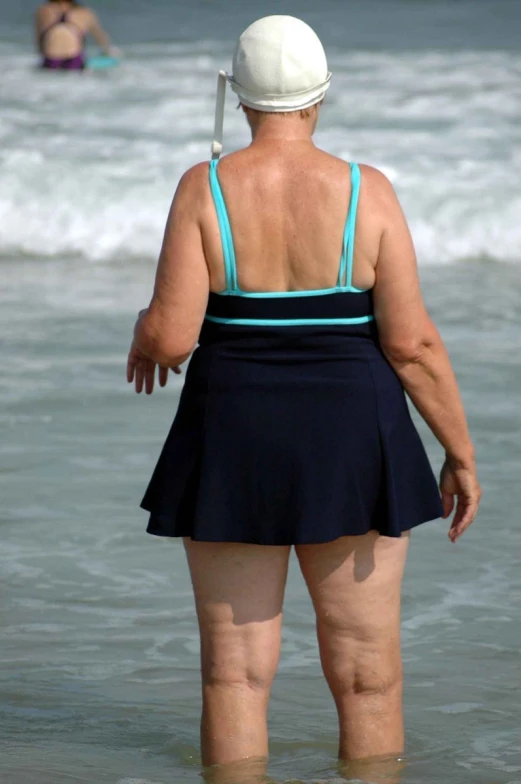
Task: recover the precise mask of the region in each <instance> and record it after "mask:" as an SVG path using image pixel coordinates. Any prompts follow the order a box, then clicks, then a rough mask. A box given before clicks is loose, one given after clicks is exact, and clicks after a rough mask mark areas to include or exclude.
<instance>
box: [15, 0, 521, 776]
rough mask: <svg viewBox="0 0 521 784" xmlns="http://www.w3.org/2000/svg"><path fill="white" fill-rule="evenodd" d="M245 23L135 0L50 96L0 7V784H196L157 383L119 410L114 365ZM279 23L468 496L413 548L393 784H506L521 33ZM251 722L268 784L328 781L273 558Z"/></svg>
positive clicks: (516, 554)
mask: <svg viewBox="0 0 521 784" xmlns="http://www.w3.org/2000/svg"><path fill="white" fill-rule="evenodd" d="M348 5H349V8H348ZM152 6H153V8H152ZM272 6H273V4H270V3H266V9H265V11H264V10H263V9H260V8H258V7H255V8H253V7H252V6H251V5H249V4H248V3H245V4H241V8H240V11H238V12H237V14H235V13H234V12H233V11H232V10H231V6H230V5H229V4H224V3H208V2H206V3H204V2H202V0H201V2H199V3H194V5H193V6H191V7H190V9H183V4H181V3H174V2H173V3H166V2H165V3H160V2H158V3H157V4H156V3H153V4H152V3H151V4H144V3H139V2H137V0H135V2H129V3H128V4H126V7H127V12H126V15H125V16H123V15H122V12H121V11H120V9H119V6H118V4H117V3H116V2H112V3H107V9H106V17H107V22H108V23H109V25H110V27H111V29H112V31H113V33H114V35H115V37H116V38H118V39H119V40H120V41H121V43H122V44H123V45H124V46H125V49H126V51H127V59H126V62H125V64H124V66H123V67H122V68H121V69H120V71H119V72H116V73H114V74H110V75H104V76H101V77H99V76H98V77H91V76H86V77H85V78H82V79H81V80H78V81H75V80H74V79H73V80H70V79H66V80H64V79H62V78H61V76H57V77H56V76H55V75H53V76H48V75H47V76H42V75H41V74H37V73H35V72H34V71H31V70H30V65H31V62H32V59H31V54H30V51H29V49H28V46H29V38H28V35H29V34H28V31H27V30H26V28H25V26H24V25H25V14H28V13H29V10H30V8H31V4H30V3H28V2H24V3H23V4H21V5H20V6H17V7H14V6H12V4H8V3H7V2H6V0H0V21H2V22H3V24H2V25H0V62H1V63H2V65H3V66H4V67H3V73H4V77H3V79H2V82H1V84H0V181H1V187H0V271H1V275H2V286H1V287H0V335H1V341H2V343H1V345H2V359H3V363H2V367H3V372H2V373H1V374H0V393H1V399H2V402H3V405H2V406H1V408H0V496H1V498H2V505H1V507H0V591H1V621H0V623H1V626H0V637H1V642H2V646H1V653H0V781H1V782H2V784H3V782H4V781H5V782H6V784H33V782H34V783H35V784H36V783H38V784H62V783H63V784H69V782H70V783H72V782H76V783H78V782H81V783H82V784H94V782H96V784H97V783H98V782H99V783H100V784H102V783H104V782H107V783H108V782H110V784H167V783H168V784H171V783H173V782H175V783H177V782H184V781H186V782H190V784H193V783H195V782H197V781H200V778H199V771H200V765H199V762H200V760H199V754H198V722H199V673H198V638H197V629H196V624H195V620H194V611H193V606H192V597H191V590H190V584H189V579H188V574H187V569H186V565H185V562H184V554H183V551H182V548H181V547H180V545H179V544H178V543H175V542H168V541H161V540H157V539H155V538H152V537H147V536H146V535H145V534H144V527H145V524H146V520H145V518H144V515H143V514H142V513H141V512H140V511H139V510H138V508H137V504H138V503H139V500H140V498H141V495H142V492H143V490H144V487H145V485H146V483H147V481H148V478H149V475H150V472H151V469H152V467H153V464H154V462H155V460H156V458H157V456H158V452H159V449H160V446H161V443H162V440H163V438H164V436H165V434H166V431H167V429H168V427H169V426H170V423H171V420H172V417H173V415H174V413H175V409H176V404H177V400H178V396H179V391H180V385H181V383H182V379H181V380H179V379H177V378H174V377H173V376H172V378H171V380H170V386H169V388H168V389H167V390H165V391H162V392H160V393H158V394H157V395H154V397H153V398H151V399H145V398H137V397H135V396H134V395H133V393H132V391H131V389H130V388H128V387H127V386H126V383H125V380H124V364H125V353H126V349H127V347H128V342H129V338H130V333H131V328H132V325H133V321H134V317H135V314H136V312H137V310H138V309H139V308H140V307H143V305H144V304H146V302H147V300H148V296H149V293H150V288H151V281H152V276H153V270H154V264H155V257H156V255H157V251H158V247H159V242H160V239H161V232H162V229H163V224H164V220H165V216H166V211H167V209H168V204H169V200H170V198H171V196H172V193H173V190H174V188H175V185H176V183H177V179H178V177H179V175H180V173H181V172H182V170H183V168H185V167H186V166H187V165H189V164H190V163H191V162H195V161H196V160H200V159H202V158H204V157H206V156H207V151H208V143H209V139H210V135H211V124H212V111H213V110H212V105H213V90H214V83H215V71H216V69H217V68H218V67H223V66H224V67H226V66H227V65H228V62H229V51H230V48H231V41H232V39H233V38H234V37H235V36H236V34H238V33H239V32H240V30H241V29H242V27H244V26H245V25H246V24H247V23H248V22H249V21H251V20H252V19H253V18H254V17H255V16H256V15H259V13H264V12H266V13H268V12H271V11H272V10H273V7H272ZM391 7H392V9H393V13H391V12H390V10H389V9H390V8H391ZM371 9H372V11H373V12H374V13H373V14H371V13H370V11H371ZM280 10H282V11H283V12H286V11H287V12H292V13H301V14H302V16H304V17H305V18H307V19H308V20H309V21H311V22H312V23H313V24H314V25H315V27H316V28H317V30H319V32H320V33H321V34H322V35H323V37H324V40H325V43H326V45H327V46H328V49H329V51H330V60H331V69H332V70H333V71H334V74H335V77H334V88H333V87H332V89H331V97H328V102H327V104H326V106H325V107H324V112H323V122H322V127H321V130H320V134H319V142H320V143H322V144H323V145H326V146H328V147H329V149H331V150H332V151H333V152H335V153H336V154H339V155H342V156H343V157H345V158H349V159H357V160H364V161H367V162H370V163H374V164H375V165H379V166H382V167H383V168H384V170H385V171H386V172H387V173H388V174H389V176H390V177H391V179H393V181H394V182H395V185H396V188H397V190H398V192H399V194H400V196H401V198H402V201H403V203H404V207H405V209H406V212H407V214H408V216H409V218H410V222H411V226H412V230H413V233H414V237H415V241H416V245H417V247H418V254H419V259H420V264H421V271H422V280H423V286H424V291H425V296H426V299H427V302H428V304H429V307H430V309H431V312H432V314H433V315H434V317H435V319H436V321H437V323H438V324H439V326H440V329H441V331H442V333H443V336H444V338H445V339H446V342H447V345H448V347H449V350H450V352H451V356H452V358H453V361H454V365H455V368H456V370H457V373H458V377H459V380H460V383H461V387H462V392H463V396H464V399H465V403H466V406H467V409H468V413H469V419H470V423H471V427H472V431H473V434H474V436H475V439H476V446H477V450H478V459H479V463H480V467H481V478H482V482H483V487H484V492H485V495H484V502H483V511H482V514H481V517H480V519H479V523H478V524H476V526H475V527H474V528H473V529H472V530H471V532H470V533H469V534H468V535H467V536H466V537H465V538H464V539H463V540H462V541H461V542H460V543H458V545H457V546H456V547H453V546H451V545H450V543H449V542H448V540H447V538H446V536H445V533H446V529H447V526H446V524H444V523H433V524H429V525H426V526H424V527H422V528H421V530H417V531H415V532H414V535H413V542H412V548H411V555H410V561H409V566H408V570H407V576H406V582H405V589H404V618H403V646H404V660H405V668H406V678H407V681H406V721H407V727H408V750H407V753H408V760H409V762H408V766H407V768H406V769H405V771H404V773H403V782H404V784H438V782H441V781H444V782H445V781H447V782H451V784H521V740H520V733H519V725H520V715H521V713H520V709H519V697H518V686H519V681H520V674H521V667H520V653H519V648H520V644H519V640H520V629H521V577H520V569H519V566H520V561H521V533H520V529H519V520H518V518H519V509H520V508H521V488H520V481H519V479H520V476H521V453H520V448H519V445H520V443H521V406H520V405H519V389H520V388H521V366H520V361H519V357H520V355H521V304H520V303H521V230H520V228H519V226H520V222H519V218H518V215H519V209H520V207H521V202H520V196H519V172H520V167H521V153H520V149H521V147H520V144H519V142H520V131H519V128H520V127H521V125H520V122H519V120H520V117H519V106H520V104H519V98H520V92H521V90H520V76H521V57H520V55H519V52H518V49H517V48H516V47H517V36H516V35H514V33H513V30H515V29H517V30H519V22H520V21H521V12H520V9H519V7H518V5H517V4H516V3H509V2H503V1H501V2H495V3H492V2H487V0H482V1H478V0H476V2H470V0H465V2H461V3H457V4H456V3H452V4H449V3H446V2H441V0H440V2H432V3H418V2H398V1H397V0H390V1H389V2H388V3H386V4H382V3H378V2H376V0H374V2H373V0H371V2H366V3H363V4H362V3H360V2H353V3H350V4H344V3H337V2H336V1H335V0H327V2H325V3H323V4H322V5H321V8H320V11H318V10H317V9H316V8H315V9H313V8H312V7H311V4H310V3H307V2H303V3H302V4H301V8H300V9H299V7H298V4H297V3H289V2H288V3H281V4H280V9H279V11H280ZM22 11H23V13H22ZM348 12H349V13H348ZM102 13H103V12H102ZM103 15H104V17H105V14H103ZM516 22H517V28H516ZM342 30H345V35H344V36H342V35H341V31H342ZM390 33H391V36H390ZM8 66H9V67H8ZM226 127H227V137H226V138H227V145H228V148H229V149H232V148H233V147H234V146H237V145H239V144H241V143H243V142H244V141H245V140H246V131H245V128H244V126H243V124H242V121H241V118H240V116H239V114H238V113H235V112H234V111H233V101H232V100H231V99H230V105H229V111H228V112H227V117H226ZM422 434H424V435H425V438H426V442H427V445H428V448H429V452H430V454H431V456H432V459H433V463H434V464H435V466H436V468H439V465H440V461H441V453H440V450H439V448H438V446H437V445H436V444H435V443H434V441H433V439H432V437H431V436H430V435H429V434H428V433H426V431H425V428H424V427H423V426H422ZM270 720H271V723H270V730H271V737H272V760H271V766H270V775H271V776H272V777H273V780H274V781H277V782H284V781H286V782H289V781H291V782H297V781H298V782H305V784H312V783H314V782H321V783H322V782H329V783H330V784H332V783H333V782H338V781H340V780H341V779H340V774H339V772H338V770H337V768H336V765H335V755H336V716H335V712H334V708H333V705H332V703H331V700H330V697H329V695H328V692H327V689H326V686H325V685H324V682H323V680H322V676H321V673H320V667H319V659H318V652H317V646H316V642H315V636H314V624H313V616H312V612H311V606H310V602H309V599H308V597H307V594H306V590H305V587H304V585H303V582H302V579H301V578H300V575H299V574H298V569H297V566H296V563H293V564H292V569H291V573H290V578H289V583H288V590H287V601H286V616H285V632H284V642H283V651H282V659H281V665H280V672H279V676H278V678H277V681H276V683H275V687H274V692H273V699H272V703H271V710H270Z"/></svg>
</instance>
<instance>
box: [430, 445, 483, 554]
mask: <svg viewBox="0 0 521 784" xmlns="http://www.w3.org/2000/svg"><path fill="white" fill-rule="evenodd" d="M440 491H441V500H442V503H443V519H444V520H446V519H447V518H448V517H450V515H451V514H452V511H453V509H454V496H456V498H457V503H456V514H455V515H454V519H453V521H452V525H451V527H450V531H449V539H450V540H451V542H456V541H457V540H458V539H459V538H460V536H461V535H462V534H463V533H465V531H466V530H467V528H468V527H469V525H471V524H472V523H473V522H474V519H475V517H476V515H477V513H478V507H479V502H480V500H481V487H480V486H479V481H478V477H477V473H476V467H475V465H474V464H472V465H471V466H461V465H460V464H458V463H457V462H456V461H454V460H452V459H451V458H450V457H447V459H446V460H445V463H444V464H443V468H442V469H441V478H440Z"/></svg>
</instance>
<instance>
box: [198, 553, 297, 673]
mask: <svg viewBox="0 0 521 784" xmlns="http://www.w3.org/2000/svg"><path fill="white" fill-rule="evenodd" d="M185 548H186V553H187V558H188V565H189V568H190V574H191V578H192V584H193V588H194V595H195V603H196V609H197V617H198V620H199V629H200V634H201V663H202V671H203V679H204V681H205V682H206V683H222V684H226V683H229V684H233V683H237V684H238V685H239V684H241V683H250V684H251V685H258V686H261V687H262V686H268V687H269V685H270V683H271V680H272V678H273V676H274V674H275V671H276V668H277V664H278V658H279V650H280V635H281V626H282V604H283V600H284V589H285V586H286V578H287V572H288V560H289V553H290V547H268V546H261V545H253V544H235V543H227V542H194V541H192V540H191V539H185Z"/></svg>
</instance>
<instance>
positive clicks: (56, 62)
mask: <svg viewBox="0 0 521 784" xmlns="http://www.w3.org/2000/svg"><path fill="white" fill-rule="evenodd" d="M85 66H86V62H85V57H84V55H83V54H77V55H76V57H69V58H67V59H66V60H63V59H60V58H57V57H44V59H43V61H42V68H49V69H51V70H54V71H59V70H61V71H83V70H84V69H85Z"/></svg>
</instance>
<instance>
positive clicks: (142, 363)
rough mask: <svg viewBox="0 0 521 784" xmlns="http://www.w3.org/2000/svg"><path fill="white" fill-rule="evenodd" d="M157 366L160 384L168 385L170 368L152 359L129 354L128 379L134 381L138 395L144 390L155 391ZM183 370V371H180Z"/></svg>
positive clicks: (147, 391) (149, 392)
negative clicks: (157, 363)
mask: <svg viewBox="0 0 521 784" xmlns="http://www.w3.org/2000/svg"><path fill="white" fill-rule="evenodd" d="M156 367H157V368H158V377H159V385H160V386H161V387H166V385H167V382H168V372H169V368H167V367H161V366H160V365H156V363H155V362H153V361H152V360H151V359H144V358H137V357H132V356H131V355H129V358H128V362H127V381H128V382H129V384H131V383H132V382H134V384H135V388H136V392H137V394H138V395H140V394H141V392H143V389H144V390H145V392H146V393H147V395H151V394H152V392H153V391H154V385H155V375H156ZM179 372H181V371H179Z"/></svg>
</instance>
